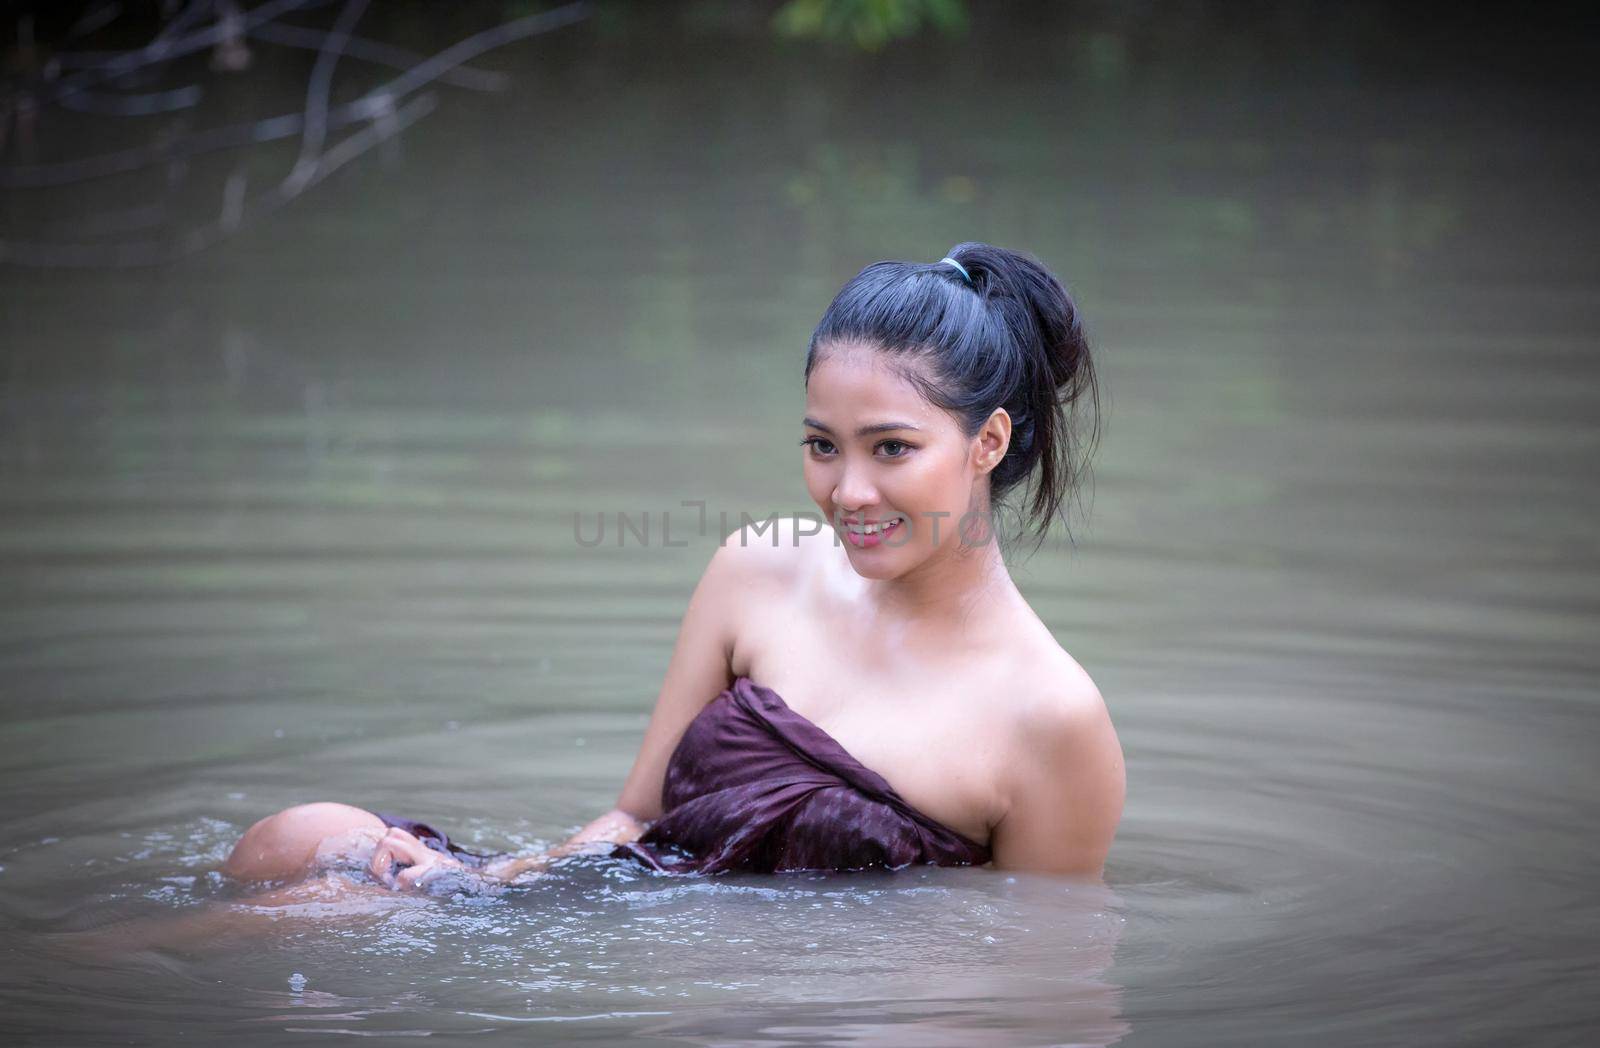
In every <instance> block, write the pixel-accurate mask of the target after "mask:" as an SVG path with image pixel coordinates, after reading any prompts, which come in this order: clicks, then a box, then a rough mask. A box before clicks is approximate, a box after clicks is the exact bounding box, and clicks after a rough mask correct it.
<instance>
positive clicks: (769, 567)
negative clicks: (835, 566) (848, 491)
mask: <svg viewBox="0 0 1600 1048" xmlns="http://www.w3.org/2000/svg"><path fill="white" fill-rule="evenodd" d="M814 527H815V522H810V521H806V520H804V519H801V518H797V517H796V516H795V515H793V514H780V515H777V516H772V517H766V518H764V519H761V520H757V521H753V522H750V523H746V524H744V525H743V526H741V527H738V528H735V529H734V530H733V531H731V532H729V533H728V534H727V536H726V537H724V538H723V540H722V543H721V545H720V547H719V548H718V550H717V552H716V553H715V554H714V555H713V557H712V563H713V565H714V566H716V567H717V568H718V570H720V571H723V572H725V573H727V575H729V576H730V577H732V578H734V579H737V580H738V581H739V582H742V583H746V584H758V585H773V586H779V587H784V588H787V587H789V586H791V585H792V584H793V583H794V582H795V581H796V580H798V579H799V578H800V576H801V575H802V574H804V573H805V572H807V571H809V570H811V569H812V568H813V567H814V566H815V565H816V564H817V563H818V560H819V557H820V556H821V548H822V547H825V546H826V545H827V544H828V543H829V541H830V539H831V537H832V536H831V533H830V532H828V531H827V530H826V529H824V530H823V531H822V532H821V533H817V532H815V531H813V530H811V529H812V528H814Z"/></svg>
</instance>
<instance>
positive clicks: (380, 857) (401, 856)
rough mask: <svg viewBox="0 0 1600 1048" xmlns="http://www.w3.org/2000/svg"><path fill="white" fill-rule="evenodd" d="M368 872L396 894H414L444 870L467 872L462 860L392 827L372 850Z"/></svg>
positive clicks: (396, 827)
mask: <svg viewBox="0 0 1600 1048" xmlns="http://www.w3.org/2000/svg"><path fill="white" fill-rule="evenodd" d="M367 869H368V870H370V871H371V873H372V875H373V876H374V877H376V878H377V879H378V880H379V881H380V882H381V883H382V884H384V885H386V886H388V887H390V888H393V889H394V890H396V891H415V890H416V889H417V888H418V887H419V886H420V885H421V883H422V882H423V881H424V880H425V879H426V878H428V877H429V876H431V875H432V874H434V873H436V872H437V871H439V870H441V869H466V864H465V863H463V862H462V861H461V860H460V859H457V858H455V857H453V856H449V855H446V854H444V853H443V852H439V851H434V850H433V849H432V848H430V847H428V846H427V845H426V844H423V843H422V842H421V841H420V840H418V839H417V838H416V837H415V836H413V835H412V834H409V833H407V832H406V831H405V830H402V829H401V828H400V827H398V826H391V827H389V832H388V833H386V834H384V835H383V839H382V840H380V841H379V842H378V846H377V847H376V848H374V849H373V852H372V861H371V863H369V864H368V866H367Z"/></svg>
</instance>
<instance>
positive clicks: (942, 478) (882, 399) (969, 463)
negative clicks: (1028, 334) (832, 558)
mask: <svg viewBox="0 0 1600 1048" xmlns="http://www.w3.org/2000/svg"><path fill="white" fill-rule="evenodd" d="M900 359H901V360H902V361H903V360H904V359H905V358H900ZM804 427H805V442H806V446H805V447H804V449H803V450H802V455H803V462H804V471H805V479H806V489H807V490H808V491H809V492H810V494H811V500H812V501H813V502H815V503H816V504H817V507H818V508H819V509H821V510H822V513H823V515H824V516H825V517H826V518H827V519H828V521H829V522H830V524H832V525H833V526H834V527H835V528H837V529H838V531H839V535H838V538H837V540H836V541H838V542H839V543H840V544H842V545H843V546H844V548H845V550H846V551H847V553H848V555H849V557H850V563H851V565H852V566H853V567H854V568H855V570H856V572H857V573H858V574H860V575H861V576H863V577H865V578H870V579H890V578H896V577H898V576H900V575H903V574H905V573H906V572H907V571H910V570H911V569H913V568H915V567H917V566H918V565H920V564H922V563H924V562H925V561H927V560H928V559H929V558H930V557H943V556H949V555H951V554H954V553H955V552H957V550H958V548H959V547H960V545H961V542H962V538H961V536H960V534H959V532H958V524H959V523H960V521H961V518H962V516H963V515H964V514H966V513H968V511H969V510H976V511H978V513H980V514H981V513H982V512H983V511H984V509H985V506H986V502H987V500H986V498H984V497H983V496H984V494H985V492H986V490H987V485H986V483H985V482H984V481H983V478H984V477H985V476H986V475H987V474H988V472H989V470H991V469H993V468H994V464H995V463H997V462H999V457H1000V455H1002V454H1004V451H1005V443H1006V439H1007V437H1008V436H1009V433H1010V419H1009V417H1008V416H1006V413H1005V412H1004V411H1003V410H997V411H996V412H995V415H994V416H991V418H990V421H989V422H988V423H986V424H985V426H984V428H983V429H982V430H980V431H979V433H978V434H977V435H976V436H975V437H972V438H970V439H969V438H967V437H964V436H962V433H961V430H960V427H959V426H958V425H957V424H956V420H955V419H954V418H953V417H951V415H950V414H949V413H948V412H946V411H944V410H943V409H942V408H939V407H936V406H934V405H932V404H930V403H928V402H927V401H926V400H924V399H923V397H922V395H921V394H920V393H919V392H918V391H917V389H916V387H915V386H912V385H911V384H910V383H908V382H907V381H905V380H904V379H903V378H901V377H900V376H898V375H897V374H895V372H894V371H893V370H891V369H890V368H889V367H888V366H887V358H885V357H884V356H883V355H882V353H881V352H880V351H879V350H877V349H875V348H873V347H871V346H865V345H860V344H855V343H849V344H841V343H832V344H829V345H827V346H825V347H818V363H817V364H816V365H815V366H814V367H813V368H812V371H811V377H810V380H809V381H808V382H807V385H806V417H805V421H804ZM979 520H980V518H979V517H978V516H977V514H975V515H974V516H973V517H972V518H969V520H968V524H969V526H970V525H972V524H973V523H975V522H977V521H979ZM890 521H896V522H897V523H894V524H893V525H891V526H889V527H887V528H884V527H883V525H885V524H888V523H889V522H890ZM874 522H876V523H877V524H878V527H879V528H880V529H881V530H879V531H878V533H877V534H863V533H862V531H863V526H864V525H867V524H872V523H874ZM982 523H983V524H986V523H987V521H986V519H983V520H982ZM977 530H978V531H980V532H982V537H983V538H986V537H987V532H983V529H982V528H981V527H980V528H978V529H977Z"/></svg>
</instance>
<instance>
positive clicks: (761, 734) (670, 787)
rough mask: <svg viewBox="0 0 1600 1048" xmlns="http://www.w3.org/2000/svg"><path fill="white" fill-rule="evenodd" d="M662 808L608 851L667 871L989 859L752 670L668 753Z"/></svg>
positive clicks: (704, 712)
mask: <svg viewBox="0 0 1600 1048" xmlns="http://www.w3.org/2000/svg"><path fill="white" fill-rule="evenodd" d="M662 806H663V808H664V811H663V813H662V815H661V818H659V819H657V820H656V821H655V822H654V823H653V824H652V825H651V826H650V828H649V829H648V830H646V831H645V833H644V835H643V836H641V837H639V838H638V839H637V840H635V841H632V842H631V843H628V844H619V845H617V846H616V848H615V849H613V851H612V855H613V856H616V857H619V858H623V857H626V858H633V859H637V860H639V861H640V862H643V863H645V864H646V865H648V866H649V867H651V868H652V869H655V870H660V871H664V872H668V873H718V872H721V871H724V870H742V871H749V872H758V873H773V872H778V871H784V870H857V869H870V868H875V867H885V868H890V869H893V868H897V867H901V866H908V865H911V864H923V863H933V864H936V865H940V866H967V865H981V864H983V863H986V862H988V861H989V858H990V852H989V848H988V847H987V846H986V845H983V844H979V843H978V842H976V841H974V840H972V839H970V838H968V837H964V836H962V835H961V834H960V833H958V832H956V831H955V830H952V829H951V828H949V827H948V826H945V825H944V824H943V823H940V822H937V821H935V820H934V819H931V818H929V817H928V816H926V815H924V814H923V813H922V812H920V811H918V810H917V809H915V808H913V807H912V806H911V805H910V804H908V803H906V801H905V799H904V798H902V797H901V796H900V795H899V794H898V793H896V792H895V791H894V788H893V787H892V786H890V785H889V783H888V782H887V781H885V780H884V778H883V777H882V776H881V775H879V774H878V773H877V772H874V771H872V770H871V769H870V768H867V767H866V766H865V765H863V764H862V763H861V762H860V761H858V760H856V759H855V758H854V757H852V756H851V755H850V754H849V753H848V752H847V751H846V750H845V749H844V747H843V746H841V745H839V743H838V742H837V741H835V740H834V738H833V736H831V735H829V734H828V733H827V732H825V731H823V730H822V729H821V728H819V727H817V726H816V725H815V724H813V723H812V722H811V721H809V720H807V719H806V718H804V717H802V716H800V714H798V713H796V712H794V711H793V710H791V709H790V708H789V706H788V704H787V703H785V702H784V701H783V699H782V698H781V697H780V696H779V695H778V693H777V692H775V691H773V690H772V689H770V688H765V687H762V686H761V685H759V684H756V683H755V682H754V681H752V680H750V679H749V678H748V677H739V678H738V679H736V680H735V681H734V682H733V685H732V687H730V688H728V689H727V690H725V691H723V692H722V693H721V694H720V695H718V696H717V697H716V698H715V699H713V700H711V702H710V703H708V704H707V705H706V707H705V708H704V709H703V710H701V711H700V713H699V715H698V716H696V717H695V719H694V720H693V721H692V722H691V723H690V724H689V727H688V729H687V730H685V732H684V735H683V738H682V739H681V740H680V741H679V742H678V746H677V748H676V749H675V750H673V752H672V757H671V759H670V760H669V762H668V765H667V771H666V778H665V781H664V782H663V785H662Z"/></svg>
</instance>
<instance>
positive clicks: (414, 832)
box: [372, 811, 504, 869]
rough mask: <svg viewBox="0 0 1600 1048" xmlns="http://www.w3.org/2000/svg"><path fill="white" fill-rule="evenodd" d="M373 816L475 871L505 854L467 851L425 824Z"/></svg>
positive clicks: (393, 816)
mask: <svg viewBox="0 0 1600 1048" xmlns="http://www.w3.org/2000/svg"><path fill="white" fill-rule="evenodd" d="M372 814H374V815H376V816H377V817H378V818H380V819H382V820H383V824H384V825H385V826H398V827H399V828H400V829H402V830H405V831H406V832H407V833H409V834H411V836H413V837H415V838H416V839H417V840H419V841H421V842H422V843H423V844H425V845H427V846H428V847H429V848H432V849H433V850H434V851H436V852H443V853H444V854H446V855H449V856H451V857H452V858H455V859H459V860H460V861H461V863H462V864H463V865H465V866H470V867H472V868H473V869H477V868H478V867H481V866H482V865H483V864H484V863H486V862H488V861H489V860H490V859H498V858H500V857H501V856H502V855H503V854H504V853H496V854H488V855H484V854H480V853H478V852H471V851H467V849H465V848H463V847H461V845H459V844H457V843H455V842H454V841H452V840H451V839H450V838H449V837H448V836H447V835H446V834H445V833H444V831H442V830H436V829H434V828H433V827H432V826H429V825H428V824H427V823H425V822H418V821H417V820H415V819H407V818H405V817H403V816H400V815H390V814H388V813H387V812H381V811H375V812H373V813H372Z"/></svg>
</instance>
